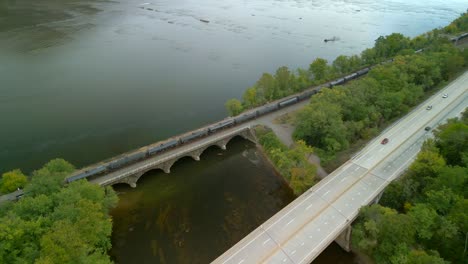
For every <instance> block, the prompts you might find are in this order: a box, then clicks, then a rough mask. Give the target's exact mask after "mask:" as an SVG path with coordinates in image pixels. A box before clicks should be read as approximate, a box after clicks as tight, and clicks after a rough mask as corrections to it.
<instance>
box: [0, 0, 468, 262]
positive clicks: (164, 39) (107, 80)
mask: <svg viewBox="0 0 468 264" xmlns="http://www.w3.org/2000/svg"><path fill="white" fill-rule="evenodd" d="M466 8H467V6H466V1H465V0H453V1H450V2H447V1H436V0H427V1H421V0H416V1H403V0H383V1H374V0H359V1H358V0H355V1H353V0H348V1H343V0H317V1H305V0H296V1H272V0H252V1H234V0H199V1H193V0H171V1H166V0H162V1H151V0H140V1H137V0H128V1H112V0H108V1H107V0H106V1H104V0H61V1H52V0H37V1H30V0H17V1H9V0H0V173H2V172H5V171H8V170H11V169H14V168H21V169H23V171H25V172H28V173H29V172H31V171H32V170H33V169H35V168H38V167H40V166H41V165H42V164H43V163H45V162H46V161H48V160H50V159H52V158H55V157H62V158H65V159H66V160H68V161H70V162H72V163H73V164H75V165H76V166H78V167H82V166H85V165H88V164H91V163H94V162H97V161H99V160H102V159H105V158H109V157H112V156H114V155H117V154H119V153H122V152H125V151H128V150H130V149H134V148H137V147H140V146H143V145H146V144H149V143H152V142H155V141H157V140H160V139H164V138H166V137H169V136H172V135H174V134H178V133H181V132H184V131H187V130H190V129H193V128H196V127H199V126H201V125H204V124H207V123H210V122H213V121H215V120H218V119H221V118H223V117H225V116H226V111H225V110H224V102H225V101H226V99H229V98H232V97H237V98H239V97H240V96H241V95H242V92H243V91H244V89H245V88H247V87H249V86H250V85H252V84H253V83H254V82H255V81H256V80H257V78H258V77H259V76H260V75H261V73H262V72H273V71H274V70H275V69H276V68H278V67H279V66H282V65H286V66H288V67H290V68H291V69H295V68H297V67H307V65H308V64H309V63H310V62H311V61H312V60H313V59H314V58H316V57H318V56H320V57H323V58H326V59H328V60H333V58H334V57H336V56H337V55H339V54H345V55H351V54H356V53H359V52H361V51H362V50H363V49H365V48H367V47H370V46H372V44H373V41H374V40H375V39H376V38H377V37H378V36H380V35H385V34H390V33H392V32H401V33H403V34H405V35H408V36H415V35H418V34H420V33H423V32H425V31H427V30H430V29H432V28H435V27H439V26H444V25H446V24H447V23H449V22H450V21H451V20H453V19H454V18H455V17H457V16H458V14H459V13H461V12H463V11H465V10H466ZM200 19H202V20H207V21H209V22H208V23H206V22H202V21H200ZM333 36H337V37H339V40H338V41H335V42H331V43H330V42H329V43H324V42H323V39H325V38H330V37H333ZM240 142H241V143H239V142H238V143H235V144H234V146H237V145H239V146H237V147H238V148H240V149H237V147H232V148H233V150H232V152H231V150H228V151H227V152H224V153H223V155H220V156H218V155H217V154H212V155H211V154H207V155H206V157H205V156H204V158H202V159H205V160H206V161H202V162H207V163H202V162H200V163H195V162H191V161H187V160H185V161H183V162H181V163H180V164H179V165H178V166H179V167H180V168H179V169H176V170H181V171H183V170H184V168H186V169H185V172H183V173H182V172H180V173H182V174H184V175H185V176H186V177H191V179H190V180H189V179H187V180H184V179H183V177H182V174H177V173H178V172H175V173H171V174H168V175H164V174H161V173H156V174H154V175H153V174H151V175H149V176H144V178H143V180H142V181H141V182H139V184H138V188H136V189H127V188H126V187H124V186H117V187H116V189H117V190H118V191H120V192H122V194H121V203H120V205H119V207H118V208H117V209H116V211H115V216H117V215H119V214H120V215H126V214H128V215H130V214H134V215H136V216H135V218H136V220H135V221H137V220H138V221H137V223H145V226H146V222H148V221H149V222H150V227H149V228H155V227H153V226H152V225H155V223H154V221H156V220H154V219H152V217H153V218H154V217H156V216H157V215H158V214H157V213H156V212H151V213H149V214H148V215H146V216H145V212H146V211H145V210H147V208H158V209H157V210H163V211H161V212H166V211H167V212H168V213H167V214H168V215H169V216H168V217H169V218H168V219H172V218H171V217H175V218H177V219H178V217H182V220H180V221H185V220H183V219H184V217H186V215H187V217H188V216H190V219H192V218H193V219H192V220H190V221H189V222H190V224H189V225H190V226H191V229H192V228H193V230H195V229H197V228H202V227H203V226H205V227H206V226H218V227H219V226H220V225H221V226H222V225H227V224H226V223H225V222H223V219H225V218H226V217H227V216H228V215H224V217H221V216H218V217H217V218H215V219H218V220H217V221H219V222H216V223H215V222H210V223H211V224H210V225H207V224H206V225H205V224H204V223H205V222H204V220H203V215H204V214H206V213H207V212H211V210H207V209H205V211H203V210H201V212H200V214H198V215H196V216H194V215H192V214H193V212H194V210H195V208H193V207H192V206H194V207H197V206H198V207H200V206H202V205H203V203H204V202H203V201H202V200H197V199H195V200H194V201H192V200H191V198H190V197H193V195H195V194H189V193H187V195H186V196H184V195H182V197H180V198H176V197H179V195H178V192H179V191H180V190H187V189H186V187H184V186H183V184H184V183H186V181H187V182H192V183H193V184H194V186H199V185H198V184H197V183H196V180H195V179H199V180H201V181H203V182H204V183H205V185H206V186H211V185H213V189H212V188H208V189H206V193H205V194H203V195H202V196H200V197H203V198H204V199H207V200H223V199H224V200H223V201H224V202H223V203H212V204H211V205H210V206H211V207H213V208H214V209H213V212H217V213H219V214H221V213H226V214H229V211H226V210H228V209H223V207H224V206H227V205H229V204H232V205H236V206H237V205H239V206H241V205H240V204H242V202H241V201H240V200H239V201H238V200H237V199H240V198H239V197H244V196H245V197H251V198H249V200H248V201H250V202H249V203H247V205H248V207H249V208H246V209H242V208H243V207H242V206H241V207H239V208H238V209H237V210H245V212H242V213H245V215H246V216H245V218H242V219H243V221H244V220H245V223H244V222H243V224H244V225H245V229H242V230H240V229H239V232H238V233H243V232H244V233H245V232H246V230H248V229H250V228H252V227H253V226H256V225H257V224H258V223H260V222H261V221H263V220H264V219H266V218H268V217H269V216H270V215H272V214H273V213H274V212H276V211H278V210H279V209H280V208H282V207H284V206H285V205H286V204H287V203H288V202H289V201H290V200H291V199H292V198H291V197H290V193H289V194H288V192H289V191H288V188H286V186H284V184H281V180H280V179H278V177H276V176H275V174H274V173H273V172H272V171H271V168H269V167H268V165H265V164H264V163H263V162H259V163H257V164H254V163H252V161H251V160H250V159H249V158H246V157H245V156H243V154H242V153H244V151H247V153H252V152H255V151H254V150H253V147H252V146H245V142H243V141H240ZM236 144H237V145H236ZM242 146H243V147H242ZM236 149H237V150H236ZM214 152H216V151H214ZM228 156H229V157H231V158H225V157H228ZM202 164H205V165H202ZM262 164H263V165H262ZM197 166H206V168H205V169H204V170H202V169H201V168H199V167H197ZM218 166H221V167H218ZM238 168H243V172H242V173H243V174H245V175H250V176H251V177H245V179H243V182H244V183H243V184H242V185H235V184H234V186H237V187H236V188H237V191H233V190H230V189H223V191H219V193H217V192H216V189H217V188H221V187H222V186H223V185H219V184H215V182H216V180H215V179H219V178H221V179H224V180H226V181H228V179H227V178H226V177H229V175H228V174H227V173H226V172H236V170H237V169H238ZM216 169H217V172H215V171H216ZM211 170H214V171H211ZM176 174H177V175H179V176H177V175H176ZM213 175H218V176H217V177H215V176H213ZM226 175H228V176H226ZM153 176H154V177H153ZM262 177H263V178H262ZM231 178H233V179H234V178H235V177H234V176H232V175H231ZM270 178H271V179H276V180H271V179H270ZM267 179H270V180H267ZM153 181H154V182H153ZM160 181H163V182H164V184H165V185H169V186H174V187H173V188H174V190H176V189H177V190H179V191H174V190H172V191H171V193H170V194H169V193H168V195H167V196H165V200H164V202H161V201H163V200H160V199H162V198H160V197H159V196H158V195H156V193H159V192H160V191H164V190H165V189H164V188H162V189H161V187H157V188H156V187H154V186H160ZM229 181H232V179H230V180H229ZM239 181H240V179H239ZM249 181H250V182H249ZM259 181H266V182H267V183H265V186H267V187H265V186H263V185H262V184H260V185H259V184H258V182H259ZM270 181H271V182H270ZM234 182H235V181H234ZM200 184H201V183H200ZM249 185H251V186H252V188H245V189H244V187H245V186H249ZM151 186H153V187H151ZM278 186H279V187H278ZM256 188H257V189H256ZM258 188H260V189H258ZM261 188H266V189H268V190H270V191H268V192H267V193H266V194H265V193H263V192H262V191H260V190H261ZM273 190H274V191H273ZM192 191H193V190H192ZM221 193H222V195H221ZM226 193H227V194H226ZM255 193H257V194H255ZM262 193H263V196H262V195H261V194H262ZM208 194H212V195H213V196H211V195H208ZM152 195H154V196H155V197H152ZM161 195H162V194H161ZM200 195H201V194H200ZM216 195H217V196H216ZM230 195H233V197H234V198H232V197H231V198H230ZM255 195H259V196H255ZM138 197H143V198H138ZM158 197H159V198H158ZM215 197H216V198H215ZM235 197H237V198H235ZM138 199H142V200H141V201H140V200H138ZM172 199H173V200H172ZM184 199H185V200H184ZM229 199H232V201H230V200H229ZM250 199H259V201H263V202H262V203H260V202H259V203H258V205H257V204H256V203H253V202H252V201H253V200H250ZM132 201H133V202H132ZM243 201H244V203H245V201H246V200H243ZM205 202H207V203H208V201H205ZM210 202H214V201H210ZM192 203H193V204H192ZM167 204H169V205H167ZM215 207H216V208H215ZM218 207H219V208H218ZM250 207H251V208H250ZM263 207H266V209H265V210H263V209H262V210H259V209H258V208H263ZM176 208H180V211H177V209H176ZM200 208H202V207H200ZM125 210H127V211H125ZM155 210H156V209H155ZM164 210H166V211H164ZM187 210H188V211H187ZM157 212H159V211H157ZM231 213H232V212H231ZM145 217H147V218H148V219H151V220H145V219H143V218H145ZM243 217H244V216H243ZM237 220H239V219H236V221H237ZM114 221H115V224H116V230H124V231H122V232H124V233H125V232H129V234H128V237H129V241H133V240H131V239H132V238H130V237H131V235H132V234H135V232H136V231H137V230H139V232H140V233H139V234H142V236H143V235H145V234H147V232H144V231H142V230H145V229H144V228H143V229H141V227H138V225H136V226H135V227H134V228H135V232H134V231H129V229H128V228H127V229H125V228H120V229H118V228H119V226H121V225H125V224H124V223H125V221H127V219H126V218H125V217H115V220H114ZM151 221H153V222H151ZM213 221H214V220H213ZM158 223H159V222H158ZM181 223H185V222H181ZM195 223H197V224H195ZM236 224H238V222H236ZM196 225H200V226H197V227H196ZM139 228H140V229H139ZM125 230H127V231H125ZM151 230H153V229H151ZM154 230H156V229H154ZM161 230H162V231H161V233H157V234H156V233H151V236H155V237H157V238H156V239H154V240H155V241H156V242H151V241H152V240H149V241H150V243H156V246H152V250H154V249H153V248H156V249H157V250H158V251H159V247H160V245H161V243H162V244H164V243H167V242H168V241H174V239H173V238H170V239H169V238H167V237H166V238H164V236H167V234H166V233H164V232H163V231H164V230H166V229H164V228H163V229H161ZM170 230H172V229H170ZM216 230H218V231H216ZM219 230H220V229H219V228H218V229H216V228H215V229H213V231H207V230H205V231H204V232H208V233H216V232H224V231H219ZM166 231H167V230H166ZM172 231H174V230H172ZM176 231H177V230H176ZM179 231H180V230H179ZM154 232H156V231H154ZM230 232H234V231H233V230H231V231H230ZM115 233H116V234H117V233H118V232H115ZM148 233H149V232H148ZM187 233H189V234H190V236H189V237H187V238H186V239H187V241H192V243H194V242H198V243H200V241H201V240H202V239H203V236H202V237H198V238H196V237H195V235H194V234H195V232H192V231H189V232H187ZM199 234H200V233H199ZM212 235H213V236H212V237H213V238H214V240H210V241H209V242H206V243H214V242H213V241H218V242H219V240H218V239H221V240H222V239H227V240H223V241H222V242H219V243H216V245H219V247H218V248H212V249H211V250H212V252H217V253H219V252H221V251H222V250H221V249H222V248H223V249H224V248H226V245H227V244H229V243H230V242H233V241H234V240H236V239H238V235H236V234H232V236H233V237H230V238H226V237H224V238H220V236H221V235H220V234H212ZM116 236H117V237H114V240H115V241H118V243H123V242H122V240H121V237H127V235H126V234H121V233H119V234H117V235H116ZM119 239H120V240H119ZM141 239H143V240H145V243H146V242H148V241H146V240H148V239H149V238H148V237H146V238H143V237H141ZM164 239H168V240H164ZM163 241H165V242H163ZM125 243H126V244H127V245H128V243H127V242H125ZM175 243H178V242H175ZM146 244H147V243H146ZM116 247H117V248H119V246H118V245H117V246H116ZM135 247H137V245H135ZM120 249H121V250H124V249H123V248H120ZM161 250H163V252H166V250H168V251H167V252H171V250H170V249H166V248H164V247H163V248H162V249H161ZM151 252H152V251H148V252H146V253H145V254H151V255H152V253H151ZM174 252H176V251H174ZM122 254H124V253H122ZM127 254H130V253H127ZM158 254H159V253H158ZM164 254H166V255H165V258H167V259H168V260H169V259H172V260H173V259H175V258H179V257H180V258H184V256H185V255H180V256H179V255H177V254H179V253H174V254H176V255H170V253H164ZM183 254H186V255H187V256H192V255H193V254H194V253H193V252H192V253H190V252H185V253H183ZM203 254H205V253H203ZM332 255H333V254H332ZM128 256H130V255H127V257H128ZM127 257H124V256H121V259H122V261H123V260H124V259H126V258H127ZM211 257H212V256H211ZM200 259H201V260H200V261H205V260H207V259H210V257H208V256H204V257H203V258H200ZM117 261H119V260H117ZM325 263H326V262H325Z"/></svg>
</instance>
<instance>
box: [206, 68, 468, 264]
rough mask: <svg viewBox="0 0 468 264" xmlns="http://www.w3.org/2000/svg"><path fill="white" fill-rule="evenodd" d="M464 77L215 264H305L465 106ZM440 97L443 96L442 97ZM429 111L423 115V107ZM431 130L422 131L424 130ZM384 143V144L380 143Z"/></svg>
mask: <svg viewBox="0 0 468 264" xmlns="http://www.w3.org/2000/svg"><path fill="white" fill-rule="evenodd" d="M467 90H468V72H466V73H465V74H463V75H462V76H460V77H459V78H458V79H456V80H455V81H454V82H452V83H450V84H449V85H447V86H446V87H445V88H444V89H442V90H441V91H440V92H438V93H437V94H435V95H434V96H432V97H431V98H429V99H428V100H427V101H425V102H424V103H423V104H421V105H420V106H418V107H417V108H415V109H414V110H413V111H412V112H410V113H409V114H407V115H406V116H405V117H404V118H402V119H400V120H399V121H397V122H396V123H395V124H393V125H392V126H391V127H389V128H387V129H386V130H385V131H384V132H383V133H381V134H380V135H379V136H378V137H376V138H375V139H374V140H373V141H371V142H370V143H369V144H368V145H367V146H365V147H364V148H363V149H362V150H361V151H360V152H359V153H357V154H356V155H355V156H354V157H353V158H352V159H351V160H349V161H348V162H346V163H345V164H343V165H342V166H341V167H340V168H338V169H337V170H336V171H334V172H333V173H331V174H330V175H329V176H328V177H326V178H325V179H324V180H322V181H321V182H319V183H318V184H316V185H315V186H313V187H312V188H311V189H310V190H308V191H307V192H305V193H304V194H303V195H301V196H300V197H298V198H297V199H296V200H294V201H293V202H292V203H290V204H289V205H288V206H286V207H285V208H283V209H282V210H281V211H280V212H278V213H277V214H275V215H274V216H273V217H271V218H270V219H269V220H268V221H266V222H265V223H264V224H262V225H261V226H260V227H258V228H257V229H255V230H254V231H253V232H252V233H250V234H249V235H248V236H247V237H245V238H244V239H242V240H241V241H240V242H238V243H237V244H236V245H234V246H233V247H232V248H231V249H229V250H228V251H227V252H225V253H224V254H223V255H221V256H220V257H218V258H217V259H216V260H214V262H213V263H216V264H227V263H232V264H250V263H311V262H312V261H313V260H314V259H315V258H316V257H317V256H318V255H319V254H320V253H321V252H322V251H323V250H324V249H325V248H326V247H327V246H328V245H329V244H330V243H331V242H333V241H334V240H335V239H336V238H337V237H338V235H339V234H340V233H341V232H343V230H345V229H346V228H347V227H348V226H349V225H350V223H352V221H354V219H355V218H356V216H357V214H358V212H359V209H360V207H362V206H364V205H368V204H370V203H371V202H372V201H373V200H374V199H375V198H376V197H377V196H378V195H379V194H380V193H381V192H382V191H383V189H384V188H385V187H386V186H387V185H388V184H389V183H390V182H391V181H392V180H394V179H395V178H396V177H398V176H399V175H400V174H401V173H402V172H403V171H404V170H405V169H406V168H407V167H408V166H409V165H410V164H411V162H412V161H413V160H414V159H415V158H416V155H417V154H418V152H419V150H420V148H421V146H422V143H423V142H424V141H425V140H426V139H427V138H429V137H431V136H432V133H431V131H432V128H435V127H436V126H437V125H438V124H441V123H443V122H444V121H445V120H446V119H448V118H452V117H456V116H459V115H460V113H461V112H463V110H464V109H465V108H466V107H468V95H467ZM443 94H448V97H447V98H443ZM429 105H430V106H432V109H430V110H427V109H426V108H427V106H429ZM427 126H429V127H431V130H429V131H426V130H425V127H427ZM384 138H388V143H387V144H381V140H382V139H384Z"/></svg>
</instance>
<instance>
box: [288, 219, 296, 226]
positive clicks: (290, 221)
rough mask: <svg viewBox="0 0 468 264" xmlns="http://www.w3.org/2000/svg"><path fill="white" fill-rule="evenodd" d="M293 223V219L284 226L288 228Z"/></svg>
mask: <svg viewBox="0 0 468 264" xmlns="http://www.w3.org/2000/svg"><path fill="white" fill-rule="evenodd" d="M293 221H294V218H293V219H291V220H289V222H288V223H287V224H286V226H288V225H289V224H291V223H292V222H293Z"/></svg>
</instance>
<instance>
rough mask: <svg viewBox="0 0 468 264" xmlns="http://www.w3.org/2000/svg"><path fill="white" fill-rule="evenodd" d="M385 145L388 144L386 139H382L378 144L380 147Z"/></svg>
mask: <svg viewBox="0 0 468 264" xmlns="http://www.w3.org/2000/svg"><path fill="white" fill-rule="evenodd" d="M387 143H388V138H384V139H382V141H381V142H380V144H382V145H385V144H387Z"/></svg>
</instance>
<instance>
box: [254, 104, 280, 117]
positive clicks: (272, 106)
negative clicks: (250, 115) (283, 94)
mask: <svg viewBox="0 0 468 264" xmlns="http://www.w3.org/2000/svg"><path fill="white" fill-rule="evenodd" d="M278 108H279V107H278V104H270V105H265V106H263V107H262V108H260V109H259V110H258V112H259V114H260V115H264V114H268V113H270V112H273V111H275V110H276V109H278Z"/></svg>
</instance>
